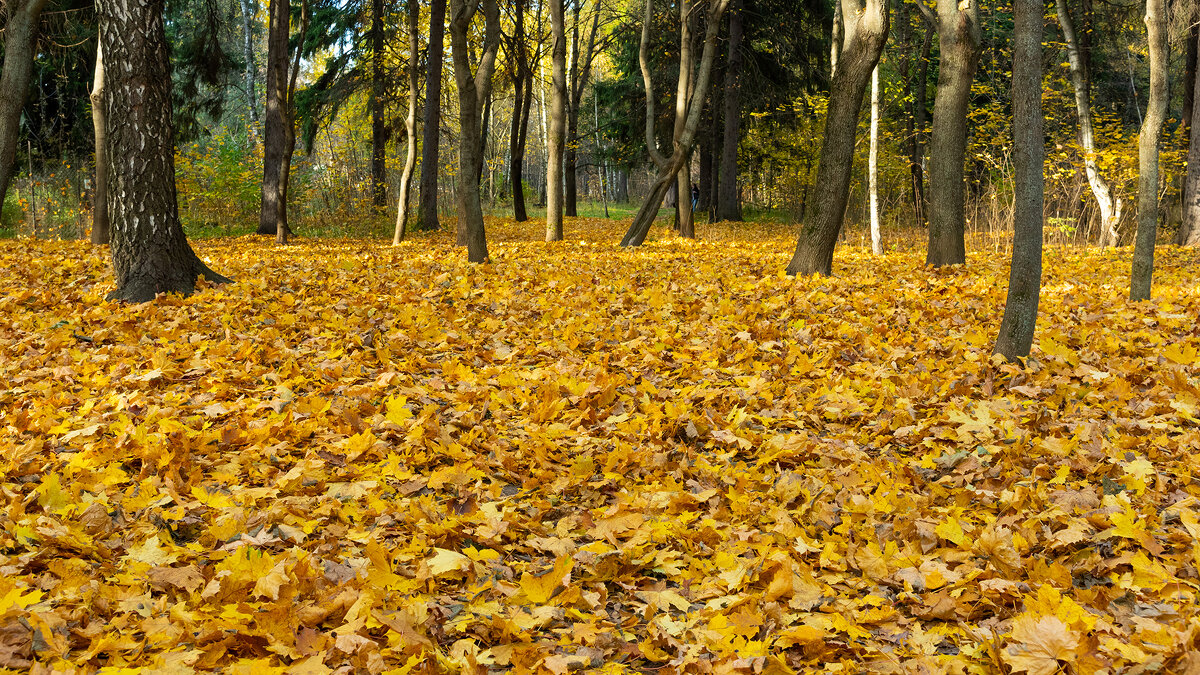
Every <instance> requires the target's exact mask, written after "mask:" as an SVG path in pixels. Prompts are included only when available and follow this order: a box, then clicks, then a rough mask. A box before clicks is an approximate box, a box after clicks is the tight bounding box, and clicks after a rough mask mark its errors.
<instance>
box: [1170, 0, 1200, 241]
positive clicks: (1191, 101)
mask: <svg viewBox="0 0 1200 675" xmlns="http://www.w3.org/2000/svg"><path fill="white" fill-rule="evenodd" d="M1191 12H1192V13H1190V14H1189V17H1190V18H1191V19H1192V24H1191V29H1190V30H1189V31H1188V38H1187V58H1186V60H1185V65H1184V70H1183V111H1182V115H1181V117H1182V118H1183V128H1184V134H1183V138H1184V141H1185V142H1186V143H1187V148H1186V150H1185V151H1186V152H1188V153H1190V152H1191V148H1192V146H1193V145H1194V143H1193V142H1192V141H1193V133H1192V130H1193V126H1192V117H1193V110H1194V108H1195V102H1196V60H1197V55H1198V54H1200V23H1196V22H1195V20H1196V15H1195V13H1194V12H1195V7H1192V8H1191ZM1193 161H1194V160H1193V159H1192V157H1191V155H1190V154H1189V155H1188V161H1187V166H1188V168H1189V171H1187V172H1185V176H1184V180H1183V184H1182V186H1181V187H1180V190H1179V202H1180V208H1181V210H1182V211H1183V217H1182V218H1181V222H1180V223H1179V230H1178V231H1177V232H1176V233H1175V243H1176V244H1177V245H1180V246H1182V245H1184V244H1187V240H1188V237H1189V236H1190V235H1191V231H1190V230H1191V228H1189V227H1188V222H1187V210H1188V206H1187V205H1188V202H1189V201H1190V199H1189V191H1190V190H1191V189H1192V186H1191V181H1190V180H1188V179H1187V175H1190V174H1191V171H1190V169H1191V167H1192V166H1193Z"/></svg>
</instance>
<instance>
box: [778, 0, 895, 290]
mask: <svg viewBox="0 0 1200 675" xmlns="http://www.w3.org/2000/svg"><path fill="white" fill-rule="evenodd" d="M842 16H843V17H845V28H844V30H845V44H844V47H843V48H842V51H841V57H840V59H839V60H838V67H837V72H836V73H834V76H833V84H832V86H831V87H830V92H831V93H830V96H829V108H828V112H827V113H826V122H825V134H824V138H822V140H821V159H820V162H819V163H818V164H817V183H816V187H815V189H814V192H813V198H812V205H811V206H810V207H809V208H808V210H807V213H806V214H805V220H804V223H803V225H801V228H800V236H799V237H798V239H797V242H796V252H795V254H793V256H792V261H791V262H790V263H789V264H788V266H787V273H788V274H790V275H793V276H795V275H809V274H820V275H824V276H829V275H830V274H832V273H833V250H834V248H835V247H836V246H837V239H838V235H840V234H841V231H842V222H843V221H844V219H845V214H846V200H847V198H848V195H849V192H850V168H851V164H852V162H853V160H854V136H855V132H856V131H857V129H858V115H859V112H860V111H861V109H862V101H863V95H864V94H865V93H866V90H867V84H868V83H869V82H870V80H871V71H873V70H874V69H875V66H876V65H877V64H878V63H879V56H880V54H882V53H883V43H884V41H885V40H886V39H887V33H888V11H887V3H886V0H842Z"/></svg>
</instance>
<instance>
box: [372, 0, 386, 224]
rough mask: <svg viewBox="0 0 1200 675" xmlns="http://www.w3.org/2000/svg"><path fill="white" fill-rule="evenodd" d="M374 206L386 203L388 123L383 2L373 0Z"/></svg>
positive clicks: (378, 206)
mask: <svg viewBox="0 0 1200 675" xmlns="http://www.w3.org/2000/svg"><path fill="white" fill-rule="evenodd" d="M368 104H369V105H370V108H371V203H372V204H374V205H375V207H376V208H383V206H384V205H385V204H387V141H388V138H387V137H388V133H387V123H386V122H385V121H384V72H383V0H371V99H370V101H369V102H368Z"/></svg>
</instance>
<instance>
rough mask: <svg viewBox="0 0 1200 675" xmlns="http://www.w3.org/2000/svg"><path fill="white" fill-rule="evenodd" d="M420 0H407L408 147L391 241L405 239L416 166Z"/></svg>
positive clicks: (406, 127) (406, 118)
mask: <svg viewBox="0 0 1200 675" xmlns="http://www.w3.org/2000/svg"><path fill="white" fill-rule="evenodd" d="M419 2H420V0H408V116H407V117H405V118H404V136H405V142H406V143H407V144H408V150H407V152H406V153H405V156H404V171H403V172H402V173H401V174H400V185H399V187H398V188H397V192H399V195H398V197H397V200H396V201H397V207H396V232H395V234H393V235H392V245H393V246H394V245H396V244H399V243H400V242H401V241H403V240H404V233H405V231H406V230H407V229H408V194H409V192H411V190H410V188H411V187H412V176H413V169H415V168H416V166H417V85H418V82H419V76H418V71H419V68H418V65H419V64H418V59H419V58H420V57H419V54H420V49H421V37H420V35H421V33H420V30H421V27H420V26H418V25H417V21H419V20H420V16H421V14H420V12H421V8H420V4H419Z"/></svg>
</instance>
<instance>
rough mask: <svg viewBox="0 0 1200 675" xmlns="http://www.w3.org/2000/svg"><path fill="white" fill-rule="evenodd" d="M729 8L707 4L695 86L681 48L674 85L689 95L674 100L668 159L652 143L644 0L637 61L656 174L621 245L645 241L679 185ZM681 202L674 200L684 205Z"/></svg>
mask: <svg viewBox="0 0 1200 675" xmlns="http://www.w3.org/2000/svg"><path fill="white" fill-rule="evenodd" d="M728 6H729V0H711V2H710V3H709V7H708V14H707V17H706V19H705V33H704V51H703V52H702V55H701V57H700V68H699V69H698V71H697V73H696V81H695V85H694V86H690V87H689V86H688V85H687V79H688V73H689V72H690V71H691V66H690V61H688V62H685V60H684V53H683V49H682V48H681V50H680V69H679V72H680V80H681V82H680V83H679V85H678V86H677V88H676V91H677V93H678V92H680V91H682V92H684V93H687V94H690V96H688V97H682V100H677V101H676V106H675V114H676V124H675V135H674V137H673V139H674V142H673V149H672V152H671V156H670V157H665V156H664V155H663V154H662V153H661V152H659V150H658V145H657V143H656V141H655V132H654V86H653V80H652V79H651V76H650V65H649V44H650V22H651V20H652V18H653V0H646V4H645V14H644V16H643V22H642V39H641V48H640V51H639V54H638V58H639V61H640V64H641V69H642V81H643V84H644V85H645V89H646V146H647V148H646V149H647V151H648V152H649V153H650V158H651V159H652V160H653V161H654V163H655V165H657V166H658V168H659V171H658V175H657V176H655V179H654V182H653V183H652V184H651V186H650V191H649V194H647V195H646V198H645V199H644V200H643V201H642V205H641V207H639V208H638V212H637V214H636V215H635V216H634V217H633V222H632V223H630V225H629V229H628V230H627V231H626V232H625V236H624V237H623V238H622V239H621V246H641V244H642V242H644V241H645V240H646V235H647V234H648V233H649V232H650V226H651V225H652V224H653V223H654V218H655V216H657V215H658V209H659V207H660V205H661V204H662V200H663V197H665V196H666V194H667V190H668V189H669V188H670V186H671V185H672V184H673V183H674V184H676V185H678V181H676V180H675V177H676V174H678V173H679V170H680V169H681V168H682V167H683V166H684V163H685V162H687V160H688V158H689V157H690V153H691V148H692V141H693V140H695V137H696V129H697V128H698V127H699V126H700V114H701V112H702V111H703V109H704V106H703V105H702V102H703V101H704V96H705V95H706V93H707V92H708V82H709V78H710V77H711V76H712V66H713V61H714V60H716V52H717V35H718V34H719V33H720V30H721V16H722V15H724V14H725V9H726V8H727V7H728ZM688 7H689V5H688V3H687V2H681V3H680V8H679V13H680V37H681V43H680V44H681V47H683V46H686V45H689V43H690V39H687V37H688V35H689V33H690V31H689V29H688V20H687V15H688ZM689 53H690V48H689ZM689 58H690V57H689ZM681 117H682V118H683V120H684V121H683V123H682V124H680V122H679V120H680V118H681ZM684 199H686V198H684ZM684 199H679V200H677V201H679V202H683V201H684ZM689 207H690V202H689ZM689 214H690V208H689Z"/></svg>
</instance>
